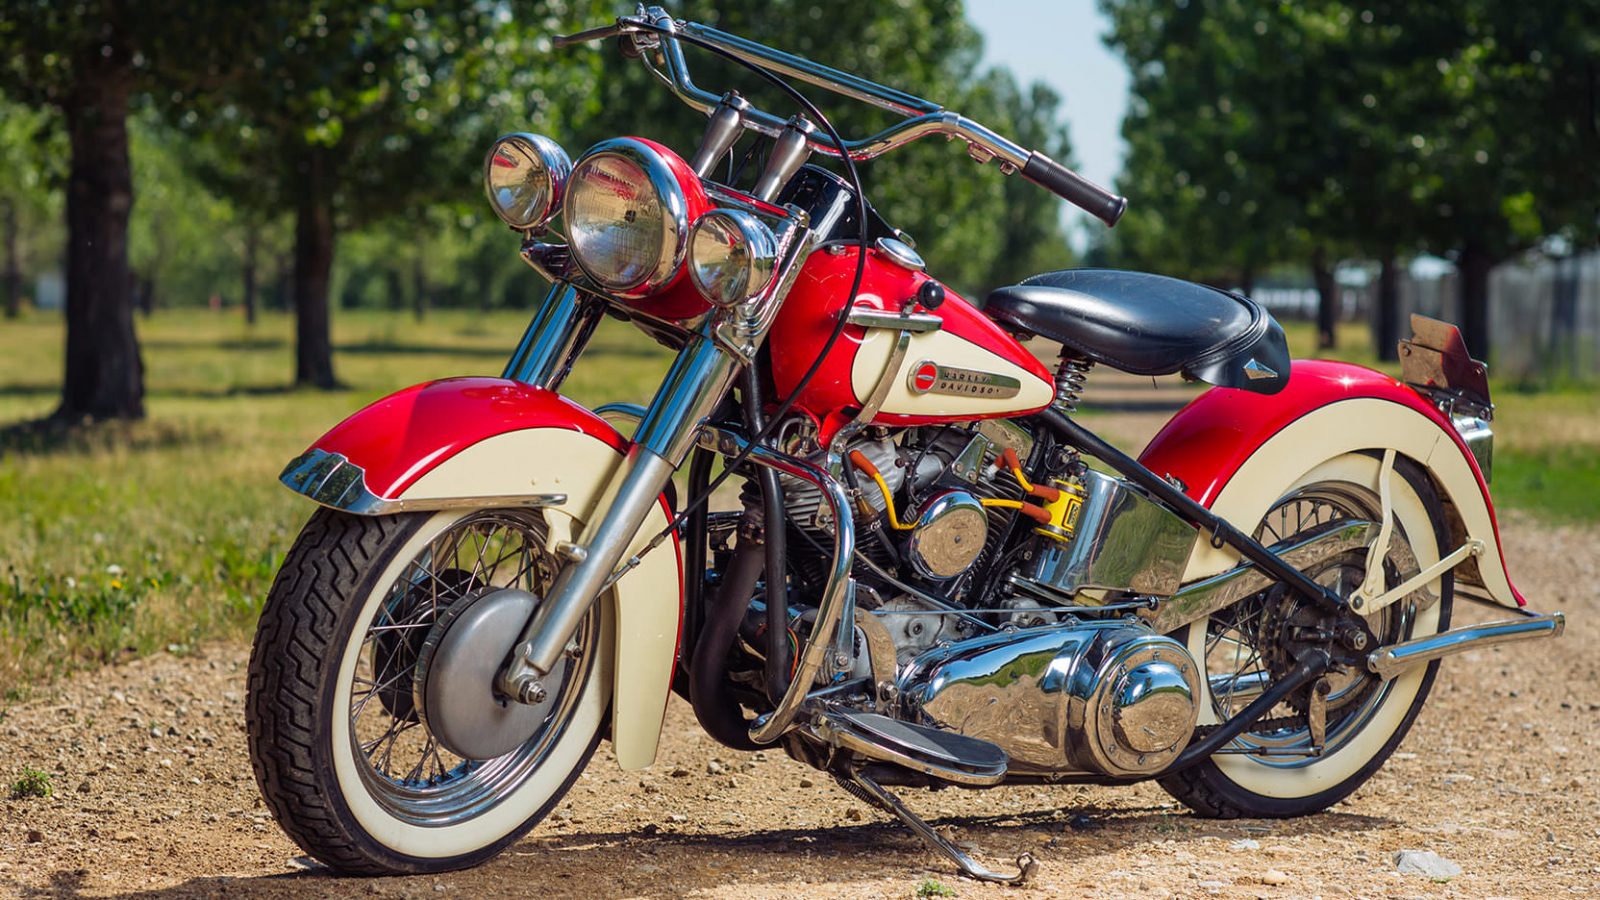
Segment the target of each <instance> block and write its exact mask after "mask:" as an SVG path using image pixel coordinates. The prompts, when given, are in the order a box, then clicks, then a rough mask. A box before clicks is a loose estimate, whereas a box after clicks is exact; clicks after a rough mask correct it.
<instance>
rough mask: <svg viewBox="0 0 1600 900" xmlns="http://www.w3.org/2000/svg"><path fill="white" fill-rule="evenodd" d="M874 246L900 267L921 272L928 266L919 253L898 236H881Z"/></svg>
mask: <svg viewBox="0 0 1600 900" xmlns="http://www.w3.org/2000/svg"><path fill="white" fill-rule="evenodd" d="M874 246H876V247H877V248H878V252H879V253H881V254H883V255H884V256H885V257H887V258H888V260H889V261H890V262H892V263H894V264H895V265H897V266H899V267H900V268H902V269H906V270H908V271H911V272H921V271H923V270H924V269H926V268H928V264H927V263H926V262H925V261H923V259H922V256H921V254H919V253H917V251H915V250H913V249H911V245H910V244H908V243H906V242H905V241H902V240H900V239H898V238H892V237H881V238H878V240H877V242H876V243H875V244H874Z"/></svg>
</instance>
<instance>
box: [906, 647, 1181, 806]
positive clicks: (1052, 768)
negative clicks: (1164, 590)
mask: <svg viewBox="0 0 1600 900" xmlns="http://www.w3.org/2000/svg"><path fill="white" fill-rule="evenodd" d="M900 696H901V698H902V702H903V703H904V704H905V705H906V706H907V708H908V709H910V710H912V711H914V712H915V713H917V714H918V715H919V716H921V717H922V720H923V721H925V722H928V723H930V724H933V725H935V726H937V727H943V728H948V729H951V730H953V731H956V732H957V733H960V734H963V735H966V736H967V737H972V738H978V739H980V740H985V741H990V742H992V743H994V744H996V745H997V746H999V747H1000V749H1002V750H1004V751H1005V753H1006V756H1007V758H1008V759H1010V760H1011V770H1012V771H1014V772H1018V773H1036V774H1044V775H1064V774H1078V773H1095V772H1098V773H1103V774H1108V775H1119V776H1120V775H1141V774H1150V773H1153V772H1157V771H1160V770H1161V769H1163V768H1165V767H1166V766H1167V765H1168V764H1169V763H1171V762H1172V760H1174V759H1176V758H1177V756H1178V754H1180V753H1182V752H1183V749H1184V747H1185V746H1186V745H1187V744H1188V742H1189V738H1190V735H1191V734H1192V733H1193V730H1194V723H1195V720H1196V718H1197V717H1198V715H1199V697H1200V669H1199V666H1197V665H1195V663H1194V661H1193V660H1192V659H1191V658H1190V656H1189V652H1188V650H1187V649H1185V648H1184V646H1183V645H1182V644H1180V643H1179V642H1178V641H1176V640H1174V639H1172V638H1170V637H1164V636H1161V635H1158V634H1155V633H1154V632H1152V631H1150V630H1149V629H1148V628H1146V627H1144V626H1143V625H1134V624H1129V623H1127V622H1120V621H1117V622H1085V623H1077V622H1073V623H1068V624H1062V625H1047V626H1043V627H1039V628H1026V629H1022V630H1011V631H1007V632H1002V633H999V634H989V635H984V636H982V637H977V638H972V639H969V640H965V641H960V642H957V643H955V644H949V645H946V646H943V647H939V648H936V649H933V650H929V651H927V652H925V653H923V654H921V655H920V656H918V657H917V658H916V659H914V660H912V661H911V662H910V664H908V665H907V666H906V667H905V669H904V670H903V671H902V672H901V675H900ZM1139 724H1144V725H1147V726H1149V727H1150V728H1152V729H1153V731H1152V732H1150V733H1143V734H1141V735H1139V736H1137V737H1136V738H1135V740H1136V743H1129V741H1128V737H1127V736H1128V735H1129V734H1130V732H1131V730H1133V729H1137V727H1138V725H1139Z"/></svg>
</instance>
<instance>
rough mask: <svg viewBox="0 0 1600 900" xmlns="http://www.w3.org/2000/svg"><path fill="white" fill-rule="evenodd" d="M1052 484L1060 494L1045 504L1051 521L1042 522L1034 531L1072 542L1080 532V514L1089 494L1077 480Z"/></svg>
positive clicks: (1054, 480) (1058, 481) (1061, 480)
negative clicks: (1074, 536)
mask: <svg viewBox="0 0 1600 900" xmlns="http://www.w3.org/2000/svg"><path fill="white" fill-rule="evenodd" d="M1051 484H1052V485H1053V486H1054V487H1055V489H1056V490H1057V491H1058V494H1057V496H1056V498H1055V499H1054V500H1051V501H1050V502H1048V503H1046V504H1044V508H1045V511H1046V512H1048V513H1049V514H1050V521H1049V522H1041V523H1040V524H1039V526H1038V527H1037V528H1035V529H1034V531H1035V532H1037V533H1039V534H1042V535H1044V536H1045V537H1049V538H1055V539H1056V540H1058V541H1061V542H1062V543H1066V542H1068V541H1070V540H1072V536H1073V534H1074V533H1076V532H1077V530H1078V513H1079V511H1081V510H1082V509H1083V501H1084V498H1085V497H1087V496H1088V492H1087V491H1085V490H1084V488H1083V485H1082V484H1080V483H1079V482H1078V481H1077V480H1075V479H1074V480H1065V479H1061V478H1055V479H1051Z"/></svg>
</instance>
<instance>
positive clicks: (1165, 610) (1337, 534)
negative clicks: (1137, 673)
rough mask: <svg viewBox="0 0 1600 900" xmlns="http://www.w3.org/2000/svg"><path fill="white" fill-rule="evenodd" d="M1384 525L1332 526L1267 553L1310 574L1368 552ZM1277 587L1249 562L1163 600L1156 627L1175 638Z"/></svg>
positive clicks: (1153, 619)
mask: <svg viewBox="0 0 1600 900" xmlns="http://www.w3.org/2000/svg"><path fill="white" fill-rule="evenodd" d="M1377 530H1378V526H1377V525H1376V524H1374V523H1372V522H1363V521H1359V520H1353V519H1352V520H1345V521H1341V522H1331V523H1329V524H1328V525H1327V526H1326V527H1324V528H1323V529H1321V530H1319V531H1318V532H1316V533H1315V534H1312V535H1311V536H1310V537H1305V538H1297V539H1292V540H1288V541H1281V542H1279V543H1276V544H1273V545H1272V546H1271V547H1268V548H1267V551H1268V552H1270V553H1272V554H1273V555H1274V556H1277V557H1278V558H1280V559H1282V560H1283V561H1284V562H1285V563H1286V564H1288V565H1290V566H1292V567H1294V568H1296V569H1299V570H1301V571H1305V570H1306V569H1309V568H1311V567H1313V566H1315V565H1317V564H1319V563H1321V562H1323V561H1325V560H1328V559H1331V558H1333V557H1335V556H1338V555H1339V554H1341V553H1346V552H1349V551H1351V550H1360V549H1364V548H1366V547H1368V546H1370V545H1371V543H1372V541H1373V539H1374V538H1375V537H1376V536H1377ZM1275 583H1276V582H1275V581H1274V580H1273V578H1272V576H1271V575H1268V574H1266V573H1264V572H1262V571H1260V570H1259V569H1257V568H1256V566H1255V564H1254V563H1251V562H1244V563H1241V564H1239V565H1238V566H1236V567H1234V568H1232V569H1229V570H1228V571H1226V572H1223V573H1221V574H1219V575H1213V576H1211V577H1210V578H1206V579H1203V580H1201V581H1193V582H1190V583H1189V584H1186V585H1184V586H1183V587H1182V588H1180V589H1179V590H1178V592H1177V593H1176V594H1173V595H1172V596H1171V597H1169V598H1167V599H1165V600H1163V601H1161V605H1160V606H1159V607H1158V608H1157V609H1156V612H1155V615H1154V616H1152V617H1151V618H1150V620H1149V621H1150V627H1152V628H1154V629H1155V630H1156V631H1158V632H1160V633H1162V634H1170V633H1172V632H1173V631H1176V630H1177V629H1179V628H1182V627H1183V626H1185V625H1187V624H1189V623H1190V622H1195V621H1198V620H1200V619H1203V618H1205V617H1206V616H1209V615H1211V614H1212V613H1214V612H1216V611H1218V610H1220V609H1226V608H1227V607H1229V606H1232V605H1233V604H1235V603H1238V602H1239V601H1240V600H1243V599H1244V598H1246V597H1248V596H1250V595H1251V594H1257V593H1260V592H1261V591H1264V590H1266V589H1267V588H1269V587H1271V586H1272V585H1273V584H1275Z"/></svg>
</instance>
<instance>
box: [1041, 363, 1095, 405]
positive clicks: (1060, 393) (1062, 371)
mask: <svg viewBox="0 0 1600 900" xmlns="http://www.w3.org/2000/svg"><path fill="white" fill-rule="evenodd" d="M1092 368H1094V361H1093V360H1088V359H1080V358H1078V357H1075V356H1063V357H1061V364H1060V366H1058V367H1057V368H1056V399H1055V402H1054V403H1052V404H1051V405H1052V406H1054V407H1055V408H1056V409H1059V410H1061V411H1062V412H1064V413H1071V412H1077V410H1078V397H1079V396H1080V395H1082V394H1083V386H1084V384H1085V383H1086V382H1087V381H1088V380H1089V370H1090V369H1092Z"/></svg>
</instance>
